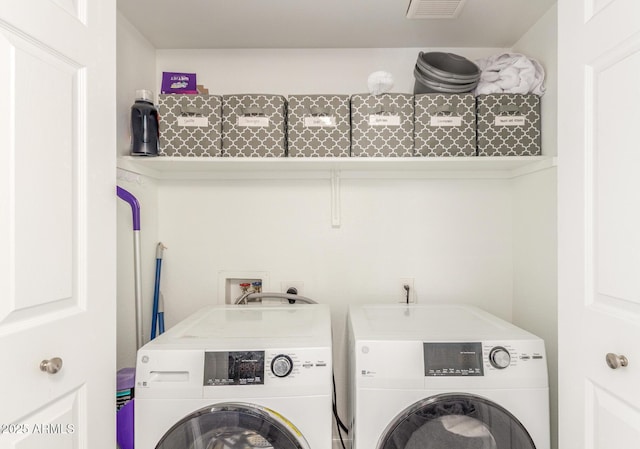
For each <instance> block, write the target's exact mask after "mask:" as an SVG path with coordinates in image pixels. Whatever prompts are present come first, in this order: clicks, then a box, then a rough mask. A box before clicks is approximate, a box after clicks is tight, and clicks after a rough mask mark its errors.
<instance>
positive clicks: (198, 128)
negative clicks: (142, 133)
mask: <svg viewBox="0 0 640 449" xmlns="http://www.w3.org/2000/svg"><path fill="white" fill-rule="evenodd" d="M158 114H159V115H160V149H159V151H158V154H159V155H160V156H184V157H213V156H220V155H221V148H222V97H220V96H216V95H159V96H158Z"/></svg>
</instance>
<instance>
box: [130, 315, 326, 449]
mask: <svg viewBox="0 0 640 449" xmlns="http://www.w3.org/2000/svg"><path fill="white" fill-rule="evenodd" d="M331 349H332V348H331V321H330V313H329V308H328V307H327V306H326V305H320V304H309V305H282V306H266V305H265V306H263V305H254V306H249V305H243V306H214V307H209V308H206V309H203V310H201V311H199V312H198V313H196V314H194V315H193V316H191V317H189V318H187V319H186V320H184V321H182V322H181V323H180V324H177V325H176V326H174V327H173V328H171V329H170V330H168V331H167V332H165V333H164V334H162V335H160V336H159V337H157V338H156V339H155V340H153V341H151V342H149V343H148V344H146V345H145V346H143V347H142V348H140V349H139V350H138V356H137V364H136V384H135V447H136V449H154V448H155V449H187V448H189V449H251V448H263V449H269V448H273V449H331V423H332V400H331V399H332V359H331Z"/></svg>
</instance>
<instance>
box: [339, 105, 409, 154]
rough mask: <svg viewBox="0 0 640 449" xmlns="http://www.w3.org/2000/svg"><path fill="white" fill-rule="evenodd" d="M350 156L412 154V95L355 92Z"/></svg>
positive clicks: (352, 107)
mask: <svg viewBox="0 0 640 449" xmlns="http://www.w3.org/2000/svg"><path fill="white" fill-rule="evenodd" d="M351 155H352V156H363V157H380V156H387V157H388V156H390V157H405V156H413V95H411V94H395V93H389V94H382V95H368V94H356V95H352V96H351Z"/></svg>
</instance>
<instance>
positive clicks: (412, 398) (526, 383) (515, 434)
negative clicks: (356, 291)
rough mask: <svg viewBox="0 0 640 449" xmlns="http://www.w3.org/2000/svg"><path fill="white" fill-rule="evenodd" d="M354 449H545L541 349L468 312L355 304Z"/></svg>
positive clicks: (351, 321) (520, 333)
mask: <svg viewBox="0 0 640 449" xmlns="http://www.w3.org/2000/svg"><path fill="white" fill-rule="evenodd" d="M348 327H349V331H348V335H349V337H348V338H349V359H350V360H349V367H350V368H349V370H350V382H351V388H350V394H351V398H350V399H351V400H350V405H351V410H350V424H351V435H352V438H353V440H352V449H445V448H446V449H452V448H454V449H549V446H550V436H549V433H550V430H549V389H548V376H547V364H546V354H545V348H544V342H543V341H542V340H541V339H540V338H538V337H536V336H534V335H533V334H531V333H529V332H526V331H524V330H522V329H520V328H518V327H516V326H514V325H512V324H510V323H508V322H506V321H504V320H501V319H499V318H497V317H495V316H493V315H491V314H489V313H487V312H485V311H483V310H481V309H478V308H475V307H471V306H465V305H417V304H410V305H393V304H392V305H363V306H351V307H350V308H349V317H348Z"/></svg>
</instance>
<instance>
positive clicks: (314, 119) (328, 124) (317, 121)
mask: <svg viewBox="0 0 640 449" xmlns="http://www.w3.org/2000/svg"><path fill="white" fill-rule="evenodd" d="M336 126H337V125H336V118H335V117H330V116H324V117H318V116H311V117H305V118H304V127H305V128H335V127H336Z"/></svg>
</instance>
